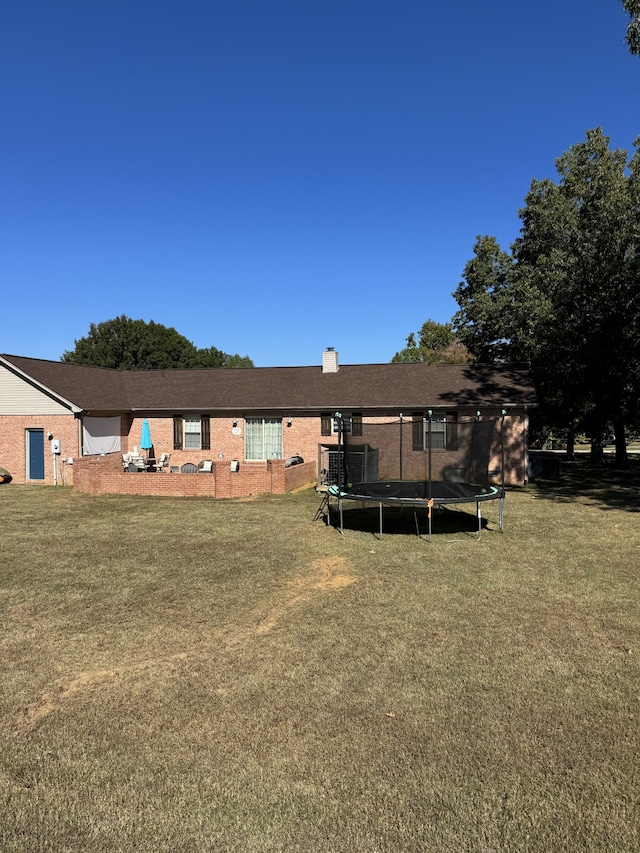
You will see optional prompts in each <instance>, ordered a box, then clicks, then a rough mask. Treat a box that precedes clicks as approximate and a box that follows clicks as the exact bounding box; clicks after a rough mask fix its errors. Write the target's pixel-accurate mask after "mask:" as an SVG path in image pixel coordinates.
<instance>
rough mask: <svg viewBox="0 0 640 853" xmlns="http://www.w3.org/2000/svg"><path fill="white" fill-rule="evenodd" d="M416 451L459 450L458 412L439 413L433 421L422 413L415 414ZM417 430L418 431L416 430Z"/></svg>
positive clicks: (432, 418)
mask: <svg viewBox="0 0 640 853" xmlns="http://www.w3.org/2000/svg"><path fill="white" fill-rule="evenodd" d="M413 418H414V421H413V422H414V427H415V428H414V442H413V449H414V450H428V449H429V447H431V449H432V450H457V449H458V426H457V424H458V414H457V412H446V413H443V412H438V413H437V414H432V415H431V419H429V418H428V417H427V416H424V415H423V414H422V413H421V412H415V413H414V416H413ZM416 428H417V429H416Z"/></svg>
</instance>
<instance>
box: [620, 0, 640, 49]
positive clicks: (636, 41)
mask: <svg viewBox="0 0 640 853" xmlns="http://www.w3.org/2000/svg"><path fill="white" fill-rule="evenodd" d="M622 5H623V6H624V8H625V9H626V11H627V12H628V14H629V17H630V19H631V20H630V21H629V25H628V27H627V45H628V46H629V50H630V51H631V53H635V55H636V56H640V0H622Z"/></svg>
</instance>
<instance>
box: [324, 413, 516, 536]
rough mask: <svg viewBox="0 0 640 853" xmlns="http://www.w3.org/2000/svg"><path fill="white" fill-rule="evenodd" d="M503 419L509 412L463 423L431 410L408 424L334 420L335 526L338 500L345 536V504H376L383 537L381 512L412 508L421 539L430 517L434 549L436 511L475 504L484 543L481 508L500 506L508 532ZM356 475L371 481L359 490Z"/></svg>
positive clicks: (331, 490) (330, 466)
mask: <svg viewBox="0 0 640 853" xmlns="http://www.w3.org/2000/svg"><path fill="white" fill-rule="evenodd" d="M504 416H505V413H504V411H503V412H501V414H500V415H499V416H492V417H484V418H483V417H481V415H480V413H479V412H478V413H477V414H476V415H475V416H474V417H472V418H467V419H462V418H459V417H457V416H456V417H454V415H453V413H447V414H434V413H433V412H431V411H429V412H426V413H424V414H423V413H415V414H414V415H413V416H412V417H411V418H410V419H404V418H403V417H402V416H400V419H399V420H397V421H392V422H381V421H379V420H378V421H376V422H373V423H367V422H363V419H362V418H359V419H358V420H357V421H353V422H350V421H349V420H348V419H346V418H344V417H343V415H341V414H340V413H339V412H338V413H336V415H335V418H334V424H335V425H336V431H337V438H338V442H337V445H331V444H328V445H325V446H324V447H325V449H326V450H325V456H326V454H327V453H328V454H329V456H326V459H325V461H326V463H327V467H325V468H324V470H325V471H326V472H327V473H329V472H331V473H332V474H333V482H332V483H328V484H327V494H326V498H325V505H326V510H327V515H328V521H329V523H331V501H332V500H333V501H336V502H337V509H338V517H339V529H340V532H344V511H345V502H350V501H351V502H358V503H359V504H361V505H362V506H365V505H378V507H379V535H380V538H382V535H383V508H384V507H385V506H386V507H397V508H404V507H406V508H409V509H411V510H413V513H414V519H415V526H416V532H417V533H418V535H420V529H419V517H418V516H419V513H420V512H421V511H422V512H424V513H425V514H426V516H427V519H428V536H429V541H430V542H431V541H432V517H433V510H434V508H435V507H439V506H446V505H454V504H475V505H476V517H477V521H478V538H479V537H480V534H481V532H482V512H481V504H482V503H484V502H485V501H498V524H499V528H500V532H501V533H502V532H504V475H503V470H504V449H503V441H502V432H503V424H504ZM321 454H322V448H321ZM331 454H333V456H332V455H331ZM321 464H322V456H321ZM352 472H354V473H356V475H358V474H365V475H366V476H367V479H366V480H364V481H362V482H355V483H354V482H352Z"/></svg>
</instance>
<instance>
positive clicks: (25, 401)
mask: <svg viewBox="0 0 640 853" xmlns="http://www.w3.org/2000/svg"><path fill="white" fill-rule="evenodd" d="M0 411H1V412H2V414H3V415H68V414H70V407H69V406H65V405H63V404H62V403H59V402H58V400H56V399H54V398H53V397H50V396H49V395H48V394H45V393H44V392H43V391H40V389H39V388H35V387H34V386H33V385H31V384H30V383H29V382H27V381H26V380H24V379H22V378H21V377H19V376H16V375H15V374H14V373H12V372H11V371H10V370H7V368H6V367H4V366H2V365H0Z"/></svg>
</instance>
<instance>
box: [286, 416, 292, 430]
mask: <svg viewBox="0 0 640 853" xmlns="http://www.w3.org/2000/svg"><path fill="white" fill-rule="evenodd" d="M292 423H293V418H292V417H291V416H289V417H288V418H287V426H288V427H290V426H291V424H292Z"/></svg>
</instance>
